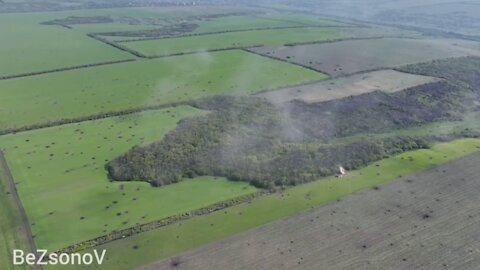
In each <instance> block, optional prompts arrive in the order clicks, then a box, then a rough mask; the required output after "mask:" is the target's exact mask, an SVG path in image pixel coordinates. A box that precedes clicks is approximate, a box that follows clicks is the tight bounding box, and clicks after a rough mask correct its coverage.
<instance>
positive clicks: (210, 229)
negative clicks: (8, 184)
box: [48, 139, 480, 269]
mask: <svg viewBox="0 0 480 270" xmlns="http://www.w3.org/2000/svg"><path fill="white" fill-rule="evenodd" d="M477 151H480V140H479V139H465V140H457V141H453V142H449V143H443V144H437V145H435V146H434V147H432V149H428V150H418V151H413V152H407V153H403V154H401V155H398V156H395V157H391V158H388V159H385V160H382V161H379V162H376V163H375V164H372V165H371V166H368V167H366V168H363V169H361V170H358V171H352V172H350V173H349V175H348V176H347V177H344V178H341V179H338V178H334V177H330V178H326V179H323V180H321V181H317V182H312V183H309V184H305V185H301V186H297V187H293V188H290V189H288V190H286V191H285V193H284V194H274V195H269V196H264V197H260V198H258V199H256V200H254V201H253V202H252V203H250V204H243V205H238V206H235V207H232V208H229V209H228V210H226V211H222V212H217V213H214V214H211V215H207V216H202V217H199V218H195V219H192V220H188V221H186V222H182V223H181V224H175V225H171V226H168V227H165V228H161V229H158V230H154V231H150V232H147V233H143V234H139V235H136V236H133V237H130V238H127V239H123V240H119V241H115V242H112V243H109V244H106V245H104V246H100V247H98V248H99V249H102V248H105V249H107V257H108V260H107V261H106V263H104V264H103V265H102V266H96V267H93V268H89V269H133V268H135V267H139V266H142V265H145V264H148V263H151V262H153V261H155V260H158V259H161V258H166V257H168V256H172V255H174V254H177V253H179V252H181V251H185V250H189V249H192V248H195V247H198V246H201V245H204V244H206V243H210V242H214V241H217V240H220V239H222V238H225V237H227V236H230V235H232V234H235V233H239V232H242V231H245V230H247V229H250V228H253V227H257V226H260V225H262V224H266V223H268V222H271V221H273V220H276V219H279V218H283V217H286V216H289V215H291V214H294V213H297V212H300V211H304V210H307V209H309V208H311V207H314V206H318V205H321V204H325V203H328V202H331V201H334V200H337V199H339V198H341V197H343V196H345V195H348V194H351V193H353V192H356V191H360V190H363V189H366V188H371V187H374V186H377V185H381V184H383V183H386V182H389V181H392V180H394V179H396V178H397V177H398V176H400V175H403V176H405V175H410V174H413V173H416V172H418V171H421V170H424V169H427V168H429V167H432V166H435V165H438V164H442V163H445V162H447V161H450V160H454V159H458V158H460V157H463V156H466V155H468V154H470V153H473V152H477ZM212 224H213V225H212ZM163 243H168V245H166V244H163ZM133 246H137V247H138V249H135V250H134V249H133ZM126 254H130V256H126ZM48 269H57V268H55V267H49V268H48ZM62 269H64V268H62ZM68 269H82V268H81V267H78V266H77V267H71V268H68Z"/></svg>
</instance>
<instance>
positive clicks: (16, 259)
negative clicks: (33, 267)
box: [13, 249, 25, 265]
mask: <svg viewBox="0 0 480 270" xmlns="http://www.w3.org/2000/svg"><path fill="white" fill-rule="evenodd" d="M24 254H25V252H23V250H19V249H14V250H13V264H14V265H21V264H23V263H24V262H25V260H24V259H23V255H24Z"/></svg>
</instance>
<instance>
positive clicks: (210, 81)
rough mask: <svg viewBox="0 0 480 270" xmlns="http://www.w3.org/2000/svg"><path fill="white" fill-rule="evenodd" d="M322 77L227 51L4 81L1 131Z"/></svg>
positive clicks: (307, 71) (0, 104)
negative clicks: (61, 119)
mask: <svg viewBox="0 0 480 270" xmlns="http://www.w3.org/2000/svg"><path fill="white" fill-rule="evenodd" d="M324 78H326V76H325V75H323V74H321V73H317V72H314V71H311V70H308V69H305V68H302V67H298V66H294V65H290V64H288V63H284V62H280V61H276V60H272V59H268V58H265V57H261V56H258V55H254V54H250V53H247V52H243V51H228V52H218V53H209V54H207V53H205V54H196V55H185V56H178V57H169V58H163V59H155V60H149V61H137V62H130V63H123V64H116V65H108V66H100V67H94V68H88V69H80V70H73V71H66V72H58V73H51V74H45V75H41V76H33V77H28V78H21V79H14V80H4V81H0V89H1V93H2V98H1V99H0V129H6V128H11V127H15V126H17V127H18V126H24V125H30V124H34V123H44V122H48V121H51V120H58V119H60V118H76V117H80V116H83V115H91V114H96V113H100V112H108V111H117V110H125V109H129V108H137V107H141V106H145V105H156V104H168V103H172V102H182V101H188V100H192V99H197V98H202V97H207V96H213V95H218V94H231V95H237V94H238V95H245V94H251V93H255V92H257V91H261V90H264V89H269V88H275V87H279V86H283V85H293V84H299V83H303V82H308V81H312V80H319V79H324ZM59 112H61V113H59Z"/></svg>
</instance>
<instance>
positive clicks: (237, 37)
mask: <svg viewBox="0 0 480 270" xmlns="http://www.w3.org/2000/svg"><path fill="white" fill-rule="evenodd" d="M336 38H339V36H338V35H337V34H336V30H335V29H332V28H301V29H295V28H294V29H277V30H257V31H255V30H253V31H244V32H233V33H222V34H215V35H206V36H191V37H179V38H170V39H158V40H145V41H133V42H126V43H122V44H123V45H124V46H127V47H129V48H131V49H133V50H136V51H139V52H141V53H143V54H145V55H149V56H154V55H167V54H174V53H184V52H193V51H199V50H200V51H201V50H213V49H223V48H231V47H247V46H254V45H267V46H278V45H283V44H285V43H289V42H306V41H313V40H331V39H336Z"/></svg>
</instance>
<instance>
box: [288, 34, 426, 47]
mask: <svg viewBox="0 0 480 270" xmlns="http://www.w3.org/2000/svg"><path fill="white" fill-rule="evenodd" d="M389 38H399V39H412V40H420V38H417V37H408V36H395V35H392V36H375V37H350V38H338V39H331V40H318V41H306V42H292V43H286V44H284V46H288V47H295V46H302V45H314V44H328V43H335V42H343V41H355V40H375V39H389Z"/></svg>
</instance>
